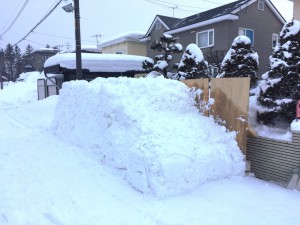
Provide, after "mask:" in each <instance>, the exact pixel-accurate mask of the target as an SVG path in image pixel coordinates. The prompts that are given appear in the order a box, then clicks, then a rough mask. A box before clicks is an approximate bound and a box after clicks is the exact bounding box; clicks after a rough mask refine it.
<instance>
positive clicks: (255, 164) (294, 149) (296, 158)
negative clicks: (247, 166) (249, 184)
mask: <svg viewBox="0 0 300 225" xmlns="http://www.w3.org/2000/svg"><path fill="white" fill-rule="evenodd" d="M247 141H248V142H247V155H246V159H247V160H249V161H251V171H252V172H254V174H255V176H256V177H257V178H260V179H264V180H268V181H274V182H277V183H282V184H287V183H288V182H289V179H290V176H291V172H292V170H293V169H295V168H296V167H298V166H300V133H293V139H292V142H285V141H278V140H274V139H269V138H261V137H248V140H247Z"/></svg>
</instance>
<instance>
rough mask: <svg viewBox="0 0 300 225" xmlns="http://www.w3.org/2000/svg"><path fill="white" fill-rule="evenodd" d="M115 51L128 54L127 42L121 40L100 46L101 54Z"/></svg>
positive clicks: (114, 52)
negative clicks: (120, 41)
mask: <svg viewBox="0 0 300 225" xmlns="http://www.w3.org/2000/svg"><path fill="white" fill-rule="evenodd" d="M117 52H122V54H125V55H128V51H127V43H126V42H123V43H118V44H115V45H111V46H107V47H103V48H102V53H103V54H116V53H117Z"/></svg>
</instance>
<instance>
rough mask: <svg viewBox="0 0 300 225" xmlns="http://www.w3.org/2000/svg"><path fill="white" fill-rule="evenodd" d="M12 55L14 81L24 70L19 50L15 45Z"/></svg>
mask: <svg viewBox="0 0 300 225" xmlns="http://www.w3.org/2000/svg"><path fill="white" fill-rule="evenodd" d="M14 55H15V60H14V67H15V71H16V72H15V75H14V78H13V80H14V81H15V80H16V79H17V78H18V77H19V75H20V74H21V73H22V72H23V69H24V65H23V58H22V54H21V49H20V48H19V47H18V46H17V45H15V47H14Z"/></svg>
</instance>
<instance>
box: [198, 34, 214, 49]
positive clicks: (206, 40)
mask: <svg viewBox="0 0 300 225" xmlns="http://www.w3.org/2000/svg"><path fill="white" fill-rule="evenodd" d="M196 39H197V44H198V46H199V48H206V47H211V46H213V45H214V30H206V31H202V32H199V33H197V36H196Z"/></svg>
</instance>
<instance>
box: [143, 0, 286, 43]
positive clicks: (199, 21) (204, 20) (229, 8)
mask: <svg viewBox="0 0 300 225" xmlns="http://www.w3.org/2000/svg"><path fill="white" fill-rule="evenodd" d="M256 1H257V0H238V1H235V2H232V3H229V4H226V5H223V6H220V7H217V8H214V9H210V10H208V11H205V12H201V13H197V14H195V15H192V16H189V17H186V18H183V19H178V18H172V17H166V16H161V15H157V16H156V17H155V19H154V21H153V22H152V24H151V27H150V28H149V30H148V32H147V33H146V35H145V36H144V38H143V39H144V40H146V38H147V37H148V36H149V35H150V33H151V31H152V29H153V27H154V25H155V22H156V21H157V20H160V21H163V23H162V24H164V25H165V27H166V28H167V31H166V32H165V33H166V34H173V33H177V32H182V31H185V30H189V29H193V28H196V27H201V26H205V25H209V24H213V23H216V22H221V21H224V20H237V19H238V18H239V17H238V14H237V13H238V12H239V11H240V10H242V9H244V8H245V7H248V6H249V5H251V4H252V3H254V2H256ZM265 3H266V4H267V5H268V6H269V7H270V8H271V10H272V11H273V13H274V14H275V15H276V16H277V17H278V18H279V20H280V21H281V22H282V23H284V22H285V20H284V18H283V17H282V15H281V14H280V13H279V12H278V10H277V9H276V8H275V6H274V5H273V4H272V2H271V1H270V0H265Z"/></svg>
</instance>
